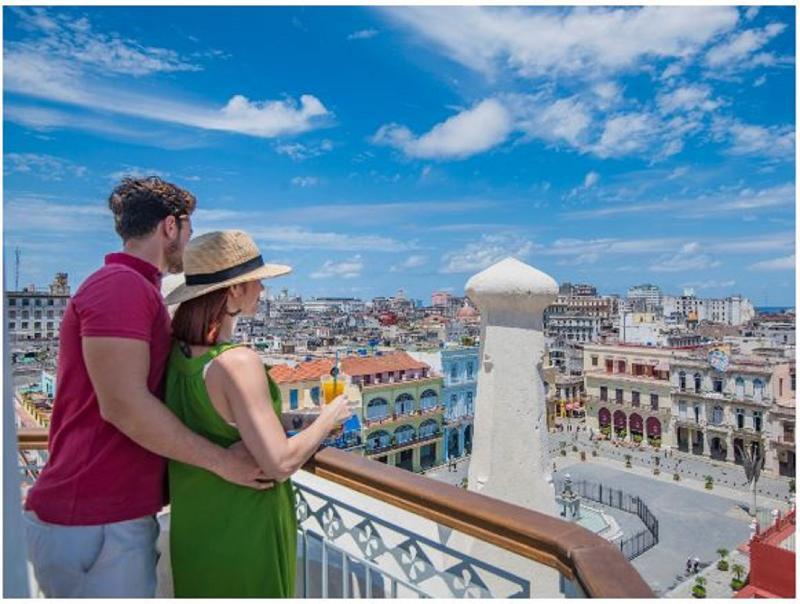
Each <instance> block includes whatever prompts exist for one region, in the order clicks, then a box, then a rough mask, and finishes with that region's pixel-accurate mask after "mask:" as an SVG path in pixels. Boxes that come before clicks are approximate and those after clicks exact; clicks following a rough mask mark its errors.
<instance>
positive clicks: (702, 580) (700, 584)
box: [694, 576, 706, 588]
mask: <svg viewBox="0 0 800 604" xmlns="http://www.w3.org/2000/svg"><path fill="white" fill-rule="evenodd" d="M694 584H695V585H697V586H698V587H702V588H705V586H706V578H705V577H703V576H699V577H697V578H696V579H695V580H694Z"/></svg>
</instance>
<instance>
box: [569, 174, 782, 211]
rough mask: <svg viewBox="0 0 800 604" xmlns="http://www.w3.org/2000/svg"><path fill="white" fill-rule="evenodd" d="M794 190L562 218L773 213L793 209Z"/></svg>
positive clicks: (725, 195) (662, 203)
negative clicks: (763, 211)
mask: <svg viewBox="0 0 800 604" xmlns="http://www.w3.org/2000/svg"><path fill="white" fill-rule="evenodd" d="M794 203H795V188H794V184H793V183H786V184H782V185H776V186H774V187H767V188H765V189H758V190H752V191H738V192H730V191H729V192H723V193H719V194H716V195H707V196H698V197H694V198H686V199H678V200H669V201H658V202H651V203H616V204H614V205H609V206H606V207H602V208H597V209H594V210H579V211H574V212H565V213H563V214H562V216H565V217H568V218H577V219H595V218H600V217H609V216H621V215H625V214H651V213H665V212H672V215H675V214H678V213H680V215H681V217H683V218H703V217H706V216H715V215H720V214H723V213H726V212H731V213H741V212H742V211H743V210H748V211H758V210H773V209H778V208H783V207H793V206H794Z"/></svg>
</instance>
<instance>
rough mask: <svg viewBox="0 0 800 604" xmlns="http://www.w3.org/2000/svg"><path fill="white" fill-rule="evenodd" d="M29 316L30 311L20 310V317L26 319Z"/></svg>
mask: <svg viewBox="0 0 800 604" xmlns="http://www.w3.org/2000/svg"><path fill="white" fill-rule="evenodd" d="M30 316H31V313H30V312H29V311H27V310H23V311H22V318H23V319H27V318H29V317H30Z"/></svg>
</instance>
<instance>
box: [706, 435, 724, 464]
mask: <svg viewBox="0 0 800 604" xmlns="http://www.w3.org/2000/svg"><path fill="white" fill-rule="evenodd" d="M709 453H711V459H716V460H717V461H725V458H726V457H727V455H728V449H727V446H726V445H725V440H724V439H722V438H720V437H719V436H715V437H714V438H712V439H711V450H710V451H709Z"/></svg>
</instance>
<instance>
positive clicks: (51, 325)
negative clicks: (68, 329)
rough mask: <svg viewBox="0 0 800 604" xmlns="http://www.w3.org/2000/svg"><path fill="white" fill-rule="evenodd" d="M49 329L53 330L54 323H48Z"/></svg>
mask: <svg viewBox="0 0 800 604" xmlns="http://www.w3.org/2000/svg"><path fill="white" fill-rule="evenodd" d="M47 329H53V322H52V321H48V322H47Z"/></svg>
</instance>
